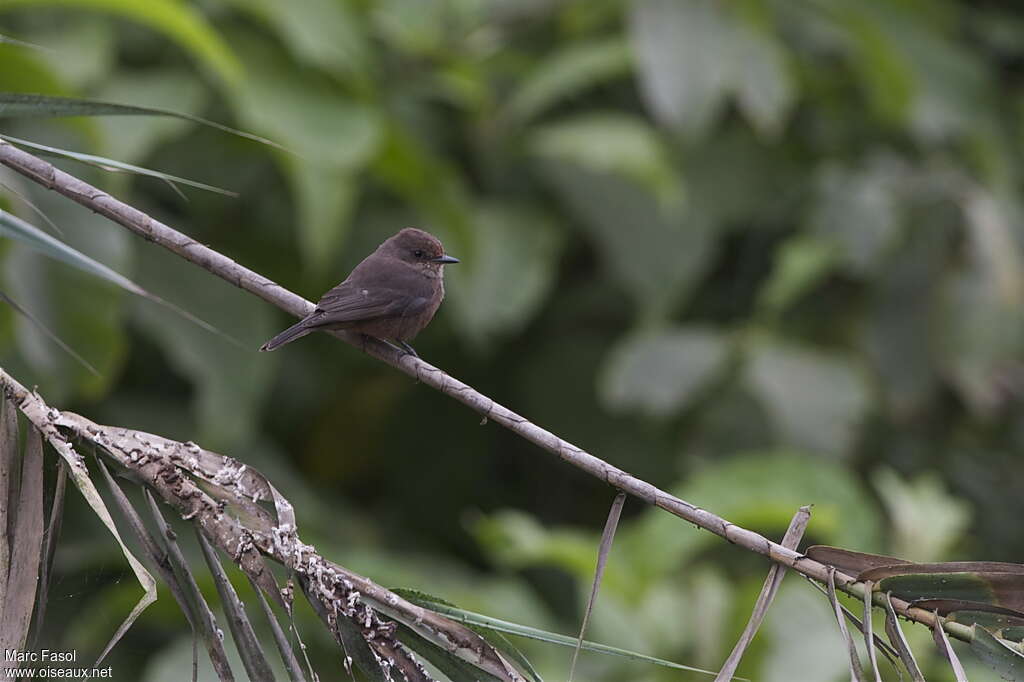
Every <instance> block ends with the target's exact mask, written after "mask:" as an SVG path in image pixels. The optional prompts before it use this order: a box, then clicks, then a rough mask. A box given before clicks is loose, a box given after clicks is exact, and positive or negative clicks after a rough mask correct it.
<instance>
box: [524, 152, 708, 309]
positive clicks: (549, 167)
mask: <svg viewBox="0 0 1024 682" xmlns="http://www.w3.org/2000/svg"><path fill="white" fill-rule="evenodd" d="M541 170H542V171H543V172H544V174H545V177H546V179H547V180H548V181H549V182H550V183H551V184H552V185H553V187H554V188H555V190H556V191H557V192H558V194H559V195H560V196H561V198H562V199H563V201H565V203H566V204H567V206H568V207H569V209H570V210H571V211H572V212H573V213H574V214H575V215H576V216H577V218H578V219H579V221H580V224H581V225H582V226H583V227H584V228H586V230H587V232H588V233H589V236H590V237H591V239H592V240H593V242H594V245H595V247H596V248H597V250H598V253H599V254H600V256H601V259H602V261H603V264H604V267H605V269H606V270H607V271H608V272H610V273H611V275H612V276H613V277H614V278H615V279H616V280H617V281H618V283H619V284H620V285H621V286H622V287H623V288H624V289H625V290H626V292H627V293H629V294H630V296H631V297H632V299H633V302H634V305H635V307H636V309H637V310H638V311H639V313H640V314H641V315H643V316H646V317H648V318H650V319H655V320H656V319H660V318H662V317H664V316H665V315H667V314H668V312H669V311H670V310H672V308H673V307H674V306H676V305H678V304H679V303H680V301H683V300H685V299H686V298H687V296H688V295H689V293H690V292H691V291H692V289H693V287H694V286H695V285H696V284H697V282H699V281H700V279H701V277H702V276H703V275H704V273H705V271H706V270H707V268H708V267H710V265H711V263H712V260H713V255H714V250H715V247H716V243H715V240H714V235H713V234H712V231H711V227H710V226H709V225H708V224H707V223H706V221H705V219H704V217H703V216H701V215H698V214H694V213H692V212H690V213H684V212H682V211H680V210H679V207H677V206H666V205H665V204H664V202H659V201H658V199H657V198H656V197H655V196H653V195H652V194H651V193H650V192H648V191H646V190H645V189H644V188H643V187H641V186H639V185H638V184H637V183H635V182H632V181H630V180H629V179H627V178H623V177H622V176H620V175H618V174H615V173H610V172H597V171H593V170H590V169H586V168H581V167H579V166H578V165H574V164H570V163H566V162H564V161H558V162H546V163H545V164H544V165H542V167H541Z"/></svg>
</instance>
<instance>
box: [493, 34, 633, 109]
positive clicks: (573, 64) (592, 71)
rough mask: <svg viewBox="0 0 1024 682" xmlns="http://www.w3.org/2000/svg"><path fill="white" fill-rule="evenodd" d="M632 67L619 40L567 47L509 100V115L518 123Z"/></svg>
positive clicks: (546, 60) (543, 63)
mask: <svg viewBox="0 0 1024 682" xmlns="http://www.w3.org/2000/svg"><path fill="white" fill-rule="evenodd" d="M631 65H632V54H631V52H630V49H629V46H628V45H627V44H626V43H625V42H624V41H623V40H622V39H620V38H610V39H605V40H596V41H590V42H586V43H578V44H573V45H570V46H569V47H566V48H564V49H562V50H559V51H558V52H556V53H555V54H552V55H549V56H546V57H545V58H544V59H543V60H542V61H541V62H540V63H539V64H538V65H537V66H536V67H535V68H534V70H533V71H532V72H531V73H530V74H529V75H528V76H527V77H526V78H525V79H524V80H523V83H522V85H520V86H519V88H518V89H517V90H516V91H515V92H514V93H513V94H512V96H511V97H510V98H509V101H508V104H507V105H506V106H507V111H508V115H509V116H511V117H512V119H513V120H515V121H517V122H519V123H526V122H528V121H529V120H530V119H532V118H534V117H536V116H538V115H540V114H542V113H544V112H545V111H546V110H548V109H550V108H551V107H553V106H554V105H556V104H558V103H559V102H562V101H565V100H568V99H571V98H572V97H574V96H576V95H579V94H580V93H581V92H583V91H585V90H587V89H589V88H592V87H594V86H595V85H598V84H601V83H604V82H606V81H610V80H614V79H618V78H620V77H621V76H623V75H625V74H626V73H627V72H628V71H629V68H630V66H631Z"/></svg>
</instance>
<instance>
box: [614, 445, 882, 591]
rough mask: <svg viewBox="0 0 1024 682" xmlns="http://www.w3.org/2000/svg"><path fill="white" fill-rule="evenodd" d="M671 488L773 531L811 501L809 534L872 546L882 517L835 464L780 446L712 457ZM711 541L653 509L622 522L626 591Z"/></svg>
mask: <svg viewBox="0 0 1024 682" xmlns="http://www.w3.org/2000/svg"><path fill="white" fill-rule="evenodd" d="M671 492H673V494H675V495H676V496H677V497H680V498H681V499H684V500H687V501H688V502H691V503H693V504H695V505H697V506H700V507H703V508H705V509H709V510H711V511H713V512H714V513H716V514H718V515H720V516H722V517H724V518H727V519H729V521H730V522H732V523H735V524H738V525H741V526H744V527H746V528H757V529H759V530H760V532H763V533H769V534H773V533H774V534H776V535H781V533H782V532H783V531H784V530H785V528H786V526H787V524H788V523H789V520H790V517H791V516H792V515H793V510H794V509H798V508H799V507H801V506H802V505H806V504H811V505H813V509H814V514H813V516H812V518H811V522H810V525H809V526H808V530H807V535H808V537H814V538H821V539H824V538H828V541H829V542H831V543H833V544H836V545H843V546H848V547H865V548H871V547H875V546H878V544H879V533H880V529H881V519H880V517H879V513H878V512H877V511H876V509H875V506H874V505H873V504H872V501H871V497H870V496H869V495H868V493H867V492H866V491H865V490H864V489H863V488H862V487H861V486H860V484H859V482H858V480H857V478H856V477H855V476H853V475H851V474H850V473H849V472H848V471H847V470H846V469H845V468H843V467H842V466H841V465H839V464H838V463H830V462H827V461H823V460H821V459H818V458H810V457H807V456H803V455H796V454H792V453H789V452H784V451H783V452H755V453H750V454H746V455H742V456H737V457H732V458H730V459H728V460H724V461H722V460H718V461H716V462H715V463H714V464H712V465H710V466H707V467H705V468H704V469H702V470H699V471H697V472H696V473H695V474H694V475H692V476H691V477H690V479H689V480H688V481H687V482H686V483H685V484H683V485H681V486H677V487H675V488H673V489H672V491H671ZM773 529H776V530H777V532H776V530H773ZM717 541H718V540H717V539H716V538H715V537H714V536H712V535H710V534H708V533H699V534H694V533H689V534H687V533H680V532H679V524H678V521H677V520H675V519H673V518H672V517H671V516H670V515H668V514H665V513H664V512H661V511H659V510H656V509H655V510H650V511H648V512H645V513H644V515H643V516H642V517H641V518H639V519H638V520H637V521H636V522H635V524H634V525H633V526H632V527H630V528H624V529H623V531H622V532H621V534H620V537H619V540H618V542H619V547H620V549H621V550H622V555H624V556H626V557H633V558H634V559H633V560H632V562H631V564H630V566H629V567H627V568H626V569H624V570H626V571H627V572H628V575H630V576H631V577H630V581H631V583H632V584H633V586H634V587H633V589H635V586H636V585H637V584H647V583H652V582H655V581H657V580H661V579H664V577H665V576H669V575H675V573H676V571H678V567H679V565H680V563H681V562H685V561H686V560H687V559H688V558H690V557H692V556H694V555H695V554H696V553H698V552H700V551H701V550H703V549H706V548H708V547H710V546H713V545H714V544H715V543H716V542H717ZM609 577H612V576H609Z"/></svg>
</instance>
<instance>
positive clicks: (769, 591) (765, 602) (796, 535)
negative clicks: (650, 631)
mask: <svg viewBox="0 0 1024 682" xmlns="http://www.w3.org/2000/svg"><path fill="white" fill-rule="evenodd" d="M810 519H811V508H810V507H808V506H804V507H800V509H798V510H797V512H796V514H794V515H793V518H792V519H791V520H790V522H789V528H787V529H786V534H785V535H784V536H783V538H782V546H783V547H787V548H789V549H796V548H797V546H799V544H800V540H801V539H802V538H803V536H804V532H805V531H806V530H807V524H808V522H809V521H810ZM785 575H786V567H785V566H783V565H781V564H776V563H773V564H772V566H771V568H770V569H768V577H766V578H765V580H764V586H763V587H762V588H761V593H760V594H759V595H758V596H757V601H756V602H755V603H754V610H753V611H752V612H751V614H750V620H749V621H747V626H746V627H745V628H744V629H743V634H741V635H740V638H739V640H738V641H737V642H736V645H735V646H734V647H733V649H732V653H730V654H729V657H728V658H727V659H725V663H723V664H722V669H721V670H719V671H718V675H716V676H715V682H726V681H727V680H730V679H732V677H733V675H735V674H736V669H737V668H738V667H739V665H740V660H741V659H742V658H743V653H744V652H745V651H746V650H747V647H748V646H750V643H751V642H752V641H753V640H754V635H756V634H757V629H758V628H759V627H761V622H762V621H764V616H765V614H766V613H768V607H770V606H771V604H772V600H774V599H775V595H776V594H777V593H778V591H779V586H780V585H781V584H782V579H783V578H784V577H785Z"/></svg>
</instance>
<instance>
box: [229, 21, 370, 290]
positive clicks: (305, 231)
mask: <svg viewBox="0 0 1024 682" xmlns="http://www.w3.org/2000/svg"><path fill="white" fill-rule="evenodd" d="M233 44H234V45H235V46H236V49H238V51H239V54H241V55H242V56H243V58H244V59H245V63H246V65H247V67H248V69H249V72H250V77H249V78H248V79H247V80H246V82H245V84H244V87H242V88H240V89H239V90H238V91H237V92H236V93H235V102H234V104H235V109H236V111H237V112H238V116H239V117H240V118H242V119H243V120H244V121H246V123H247V125H249V126H251V127H253V128H255V129H258V130H261V131H264V132H266V133H267V134H269V135H272V136H273V137H274V138H275V139H279V140H281V141H282V142H283V143H284V145H285V146H286V147H287V148H288V149H290V150H292V151H294V152H295V154H296V156H294V157H293V156H284V155H281V156H279V157H278V158H279V161H280V162H281V164H282V166H283V169H284V171H285V173H286V174H287V177H288V180H289V181H290V183H291V186H292V193H293V196H294V197H295V202H296V205H297V209H298V211H297V215H296V220H295V224H294V228H295V229H296V230H297V231H298V235H299V243H300V244H301V246H302V254H303V257H304V260H305V262H306V263H307V264H308V265H309V266H310V267H311V269H312V270H313V271H314V272H315V273H316V274H323V272H324V271H326V269H327V266H328V265H329V264H330V263H331V262H332V259H333V257H334V256H335V252H336V250H337V248H338V246H339V245H340V244H341V243H342V241H343V239H344V237H345V235H346V233H347V231H348V228H349V217H350V214H351V211H352V208H353V205H354V202H355V200H356V198H357V194H358V192H357V190H358V180H357V174H358V172H359V171H361V170H362V169H363V168H365V167H366V165H367V164H368V163H369V162H370V161H371V159H372V158H373V157H374V155H375V154H376V153H377V150H378V149H379V146H380V143H381V122H380V120H379V115H378V114H377V112H375V111H374V110H372V109H371V108H369V107H367V106H365V105H363V104H361V103H359V102H357V101H355V100H354V99H353V98H352V97H350V96H349V95H347V94H345V93H344V92H343V91H342V90H341V89H340V88H338V87H337V86H336V85H334V84H333V83H332V82H331V81H328V80H326V79H324V78H322V77H319V76H317V75H316V74H314V73H312V72H303V73H302V75H297V74H296V72H295V70H294V69H292V68H289V65H288V63H287V61H286V58H285V57H284V56H283V55H281V54H280V53H277V52H274V51H272V50H269V49H268V46H267V45H266V44H265V42H263V41H257V40H256V39H254V38H252V37H250V36H248V35H242V34H239V35H237V36H235V37H234V39H233Z"/></svg>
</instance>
